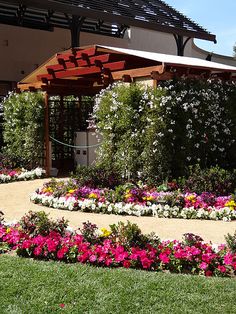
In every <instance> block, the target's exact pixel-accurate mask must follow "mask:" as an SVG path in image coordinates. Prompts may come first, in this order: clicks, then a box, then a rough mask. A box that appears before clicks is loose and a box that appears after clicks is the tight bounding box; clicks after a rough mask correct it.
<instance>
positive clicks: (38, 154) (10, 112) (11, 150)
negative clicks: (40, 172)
mask: <svg viewBox="0 0 236 314" xmlns="http://www.w3.org/2000/svg"><path fill="white" fill-rule="evenodd" d="M3 107H4V122H3V138H4V144H5V146H4V148H3V152H4V153H5V154H7V155H8V156H9V157H10V159H11V161H12V162H13V164H15V165H18V166H29V167H33V166H35V165H37V164H39V162H40V158H42V155H43V121H44V119H43V116H44V101H43V94H42V93H31V92H24V93H21V94H17V93H11V94H9V96H8V97H7V98H6V99H5V100H4V103H3Z"/></svg>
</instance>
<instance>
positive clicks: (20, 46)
mask: <svg viewBox="0 0 236 314" xmlns="http://www.w3.org/2000/svg"><path fill="white" fill-rule="evenodd" d="M91 44H101V45H110V46H114V47H115V46H118V47H122V48H127V47H128V40H127V39H120V38H113V37H107V36H99V35H96V34H88V33H82V34H81V46H84V45H91ZM69 47H70V32H69V31H68V30H64V29H58V28H56V29H55V31H54V32H47V31H40V30H33V29H29V28H22V27H15V26H8V25H3V24H0V81H1V80H4V81H20V80H21V79H22V78H24V77H25V76H26V75H28V74H29V73H31V72H32V71H33V70H34V69H35V68H36V67H37V65H40V64H42V63H43V62H45V61H46V60H47V59H49V58H50V57H51V56H52V55H53V54H55V53H57V52H58V51H62V50H65V49H68V48H69ZM22 71H23V72H24V73H23V72H22Z"/></svg>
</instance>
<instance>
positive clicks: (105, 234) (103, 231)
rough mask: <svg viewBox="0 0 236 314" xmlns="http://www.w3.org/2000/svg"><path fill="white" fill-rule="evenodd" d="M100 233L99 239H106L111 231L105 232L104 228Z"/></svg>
mask: <svg viewBox="0 0 236 314" xmlns="http://www.w3.org/2000/svg"><path fill="white" fill-rule="evenodd" d="M101 232H102V234H101V235H100V237H105V238H107V237H109V235H110V234H111V231H109V230H107V229H106V228H101Z"/></svg>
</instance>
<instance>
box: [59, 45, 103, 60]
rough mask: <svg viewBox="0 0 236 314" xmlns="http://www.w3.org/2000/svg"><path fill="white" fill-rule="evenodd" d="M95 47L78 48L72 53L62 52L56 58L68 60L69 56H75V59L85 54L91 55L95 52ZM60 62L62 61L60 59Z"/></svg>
mask: <svg viewBox="0 0 236 314" xmlns="http://www.w3.org/2000/svg"><path fill="white" fill-rule="evenodd" d="M96 50H97V49H96V47H92V48H88V49H83V50H78V51H77V52H75V53H74V54H73V53H64V54H63V53H62V54H59V55H58V56H57V60H59V59H60V60H64V61H70V58H76V59H81V58H83V57H84V55H87V56H89V57H92V56H94V55H95V54H96ZM60 62H62V61H60Z"/></svg>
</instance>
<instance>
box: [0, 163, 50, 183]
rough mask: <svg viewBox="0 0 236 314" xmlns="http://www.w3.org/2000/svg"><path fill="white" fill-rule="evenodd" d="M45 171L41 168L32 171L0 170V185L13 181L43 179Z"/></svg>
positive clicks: (20, 169) (21, 169) (19, 169)
mask: <svg viewBox="0 0 236 314" xmlns="http://www.w3.org/2000/svg"><path fill="white" fill-rule="evenodd" d="M44 174H45V170H43V169H42V168H39V167H38V168H35V169H33V170H26V169H23V168H18V169H6V168H2V169H0V183H8V182H13V181H23V180H25V181H26V180H33V179H39V178H41V177H43V176H44Z"/></svg>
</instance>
